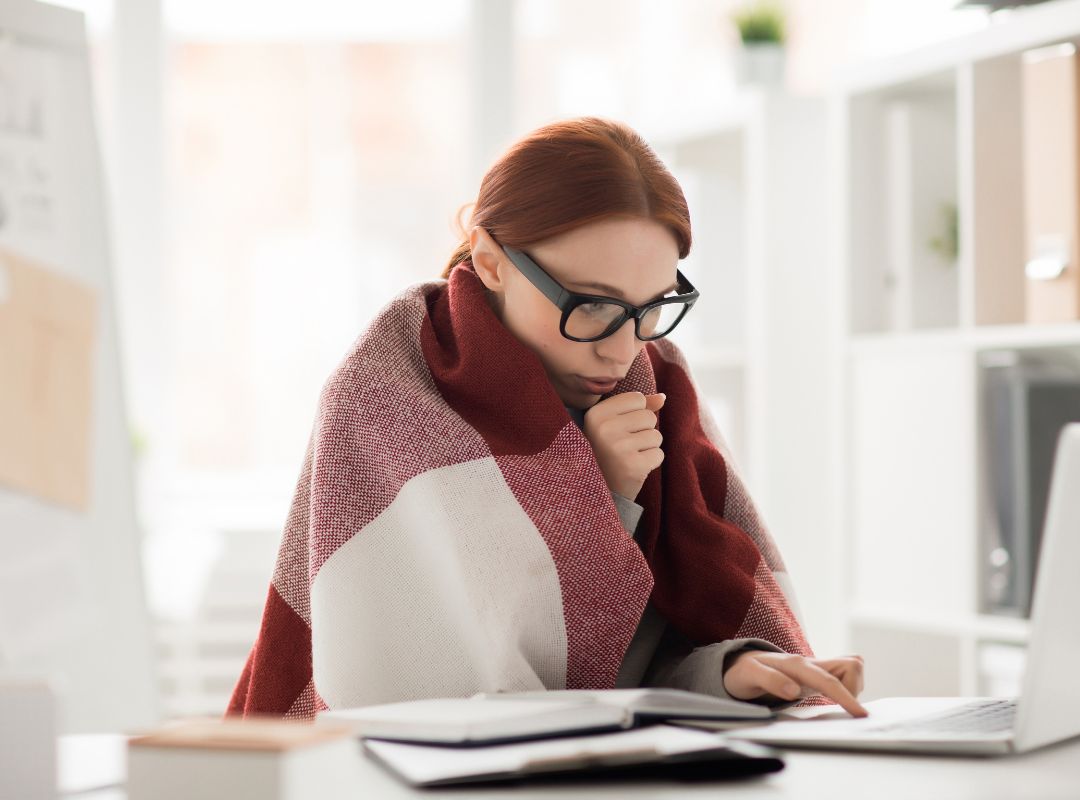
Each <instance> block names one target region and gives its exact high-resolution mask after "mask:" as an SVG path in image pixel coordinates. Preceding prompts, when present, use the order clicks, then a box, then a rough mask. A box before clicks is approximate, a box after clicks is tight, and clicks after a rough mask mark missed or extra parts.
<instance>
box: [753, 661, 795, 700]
mask: <svg viewBox="0 0 1080 800" xmlns="http://www.w3.org/2000/svg"><path fill="white" fill-rule="evenodd" d="M752 680H753V681H754V683H756V684H757V688H758V690H760V691H762V692H768V693H769V694H771V695H773V696H774V697H779V698H781V699H783V700H795V699H796V698H798V696H799V694H800V693H801V692H802V687H801V686H800V685H799V684H798V682H797V681H793V680H792V679H791V678H790V677H788V676H787V675H785V674H784V673H783V672H780V670H777V669H773V668H772V667H770V666H768V665H767V664H763V663H762V662H760V661H754V667H753V676H752Z"/></svg>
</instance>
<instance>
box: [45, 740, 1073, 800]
mask: <svg viewBox="0 0 1080 800" xmlns="http://www.w3.org/2000/svg"><path fill="white" fill-rule="evenodd" d="M64 738H65V739H70V738H78V739H80V740H83V741H84V742H86V743H87V744H90V743H89V741H88V740H89V737H64ZM106 738H109V737H106ZM118 744H122V743H118ZM100 747H101V743H100V742H98V743H97V748H98V750H100ZM784 760H785V762H786V763H787V766H786V767H785V769H783V770H782V771H781V772H778V773H775V774H773V775H769V776H765V777H761V778H752V779H749V780H740V781H735V782H731V783H720V782H713V783H702V784H680V783H677V782H671V781H636V782H633V783H628V782H622V783H604V784H593V783H565V784H559V785H549V786H543V785H539V786H528V785H519V786H509V787H486V788H484V787H477V788H476V789H473V790H470V789H468V788H459V789H444V790H438V789H424V790H419V789H412V788H410V787H408V786H405V785H404V784H402V783H401V782H399V781H398V780H397V779H395V778H394V777H393V776H391V775H389V774H388V773H386V772H384V771H383V770H382V769H381V768H380V767H379V766H378V765H377V764H375V763H373V762H371V761H369V760H367V759H366V758H364V757H363V756H360V757H359V759H358V763H357V779H356V780H357V793H356V796H357V797H360V798H362V797H367V798H379V800H395V798H418V797H424V798H431V797H436V796H447V797H453V798H455V800H469V799H470V798H474V797H475V798H484V800H503V798H506V800H510V798H514V799H515V800H531V799H532V798H554V797H568V796H573V797H575V798H576V797H589V798H597V800H604V799H605V798H611V799H612V800H614V799H615V798H620V800H621V798H634V797H642V798H644V797H648V798H699V797H701V798H704V797H716V796H717V795H723V794H730V795H736V794H737V795H738V797H739V798H755V797H761V798H765V797H768V798H772V799H773V800H776V798H784V797H798V798H828V800H842V798H859V800H863V799H864V798H866V797H874V798H904V800H910V798H915V797H917V798H959V799H960V800H966V799H967V798H970V799H971V800H997V799H998V798H1000V800H1023V799H1024V798H1039V800H1049V799H1050V798H1063V799H1064V798H1068V800H1076V798H1078V797H1080V739H1073V740H1071V741H1069V742H1065V743H1062V744H1059V745H1055V746H1053V747H1048V748H1043V749H1042V750H1037V751H1035V752H1033V753H1027V754H1025V755H1020V756H1005V757H1000V758H974V757H956V756H933V757H927V756H911V755H899V754H898V755H881V754H866V753H838V752H815V751H809V750H802V751H796V750H788V751H786V752H785V754H784ZM65 797H70V798H72V800H126V794H125V792H124V790H123V789H122V788H120V787H114V788H111V789H100V790H96V791H91V792H80V793H78V794H71V795H65Z"/></svg>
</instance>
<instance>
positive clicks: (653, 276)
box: [469, 217, 679, 409]
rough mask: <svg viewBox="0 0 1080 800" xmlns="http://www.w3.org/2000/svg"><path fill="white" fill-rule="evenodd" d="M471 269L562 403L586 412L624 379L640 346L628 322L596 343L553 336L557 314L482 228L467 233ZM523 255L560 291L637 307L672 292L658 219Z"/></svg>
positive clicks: (604, 223) (566, 236)
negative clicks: (540, 364)
mask: <svg viewBox="0 0 1080 800" xmlns="http://www.w3.org/2000/svg"><path fill="white" fill-rule="evenodd" d="M469 240H470V245H471V247H472V260H473V267H474V269H475V270H476V273H477V274H478V275H479V276H480V279H481V280H482V281H483V282H484V285H485V286H487V288H488V289H489V290H491V292H492V293H493V296H492V300H493V303H492V305H493V308H494V310H495V313H496V314H497V315H498V317H499V319H501V320H502V323H503V325H505V326H506V327H507V328H508V329H509V330H510V331H511V332H512V333H513V334H514V335H515V336H517V338H518V339H520V340H521V342H522V343H524V344H525V345H526V346H527V347H528V348H529V349H530V350H532V351H533V352H534V353H536V355H537V356H539V358H540V361H541V362H543V365H544V369H545V370H546V371H547V374H548V379H549V380H550V381H551V385H552V386H553V387H554V388H555V391H556V392H557V393H558V395H559V397H561V398H562V401H563V403H564V404H565V405H568V406H573V407H575V408H581V409H585V408H589V407H590V406H592V405H594V404H595V403H596V402H597V401H598V400H599V399H600V395H601V394H602V393H603V392H607V391H610V388H609V387H597V386H590V385H589V384H588V383H587V381H588V380H590V379H591V380H592V381H595V382H598V383H608V384H612V383H614V382H615V381H618V380H621V379H622V378H623V377H625V376H626V373H627V371H628V370H629V369H630V364H631V363H633V361H634V358H635V357H636V356H637V354H638V351H639V350H641V348H642V347H644V346H645V342H643V341H641V340H639V339H638V338H637V337H636V336H635V335H634V321H633V320H632V319H628V320H627V321H626V322H625V323H624V324H623V326H622V327H621V328H619V330H617V331H616V332H615V333H613V334H611V335H610V336H608V337H607V338H605V339H601V340H600V341H597V342H575V341H571V340H570V339H567V338H565V337H564V336H563V335H562V334H561V333H560V332H559V321H560V319H561V318H562V312H561V311H560V310H559V309H558V307H557V306H556V305H555V304H554V303H552V302H551V301H550V300H549V299H548V298H547V297H545V296H544V295H543V294H541V293H540V290H539V289H537V288H536V287H535V286H533V285H532V283H531V282H530V281H529V280H528V278H526V277H525V276H524V275H522V274H521V273H520V272H519V271H518V269H517V267H516V266H514V264H513V262H511V261H510V259H509V258H508V257H507V256H506V254H505V253H504V252H503V250H502V248H500V247H499V245H498V244H497V243H496V242H495V241H494V239H492V238H491V236H490V235H489V234H488V233H487V231H485V230H484V229H483V228H480V227H474V228H473V229H472V231H471V232H470V235H469ZM527 250H528V253H529V255H530V256H532V257H533V259H534V260H535V261H536V262H537V263H538V264H539V265H540V266H541V267H543V268H544V270H545V271H547V273H548V274H549V275H551V276H552V277H553V278H554V279H555V280H557V281H558V282H559V283H561V284H562V285H563V286H564V287H566V288H567V289H569V290H570V291H574V292H581V293H583V294H598V295H605V296H608V297H617V298H619V299H621V300H625V301H627V302H629V303H633V304H634V305H643V304H645V303H647V302H649V301H650V300H655V299H658V298H660V297H662V296H663V295H665V294H667V293H668V292H670V291H673V290H674V289H675V271H676V268H677V266H678V261H679V248H678V244H677V242H676V239H675V236H674V235H673V234H672V233H671V231H669V230H668V229H667V228H666V227H664V226H663V225H662V224H660V223H659V222H656V221H655V220H652V219H646V218H640V217H620V218H610V219H605V220H601V221H598V222H593V223H589V224H587V225H583V226H581V227H579V228H575V229H574V230H572V231H568V232H566V233H563V234H559V235H558V236H553V237H551V238H549V239H544V240H542V241H540V242H537V243H535V244H532V245H530V246H529V247H528V248H527Z"/></svg>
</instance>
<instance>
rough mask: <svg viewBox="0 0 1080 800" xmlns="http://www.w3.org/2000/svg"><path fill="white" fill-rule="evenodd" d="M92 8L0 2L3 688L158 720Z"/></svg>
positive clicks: (79, 718)
mask: <svg viewBox="0 0 1080 800" xmlns="http://www.w3.org/2000/svg"><path fill="white" fill-rule="evenodd" d="M105 197H106V195H105V191H104V186H103V174H102V167H101V160H100V154H99V148H98V137H97V133H96V129H95V123H94V114H93V101H92V96H91V81H90V73H89V63H88V53H87V46H86V34H85V23H84V20H83V15H82V14H81V13H79V12H76V11H71V10H68V9H63V8H58V7H54V6H50V5H47V4H44V3H38V2H36V1H35V0H5V2H4V3H3V5H0V678H2V677H7V676H14V677H19V678H25V677H28V676H29V677H42V678H46V679H48V680H50V681H52V682H53V683H54V685H55V686H56V687H57V688H58V690H59V692H60V696H59V712H60V718H59V725H60V730H61V731H62V732H66V733H78V732H93V731H107V730H111V731H126V730H134V729H137V728H139V727H142V726H145V725H149V724H153V723H154V722H156V721H157V719H158V716H159V711H158V704H157V688H156V679H155V675H154V668H153V665H154V657H153V647H152V642H151V634H150V625H149V619H148V614H147V611H146V603H145V592H144V588H143V578H142V569H141V559H140V550H139V546H140V539H139V531H138V526H137V524H136V517H135V504H134V492H133V472H132V453H131V446H130V435H129V433H128V426H127V419H126V414H125V408H124V402H123V396H122V392H121V375H120V363H119V350H118V344H117V331H116V315H115V309H114V293H113V290H112V286H111V282H110V280H111V276H110V252H109V236H108V218H107V213H106V208H107V206H106V203H105Z"/></svg>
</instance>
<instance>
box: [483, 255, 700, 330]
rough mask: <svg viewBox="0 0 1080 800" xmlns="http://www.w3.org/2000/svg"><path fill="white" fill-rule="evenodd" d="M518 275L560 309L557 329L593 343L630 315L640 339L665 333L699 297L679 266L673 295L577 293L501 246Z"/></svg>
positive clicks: (672, 327)
mask: <svg viewBox="0 0 1080 800" xmlns="http://www.w3.org/2000/svg"><path fill="white" fill-rule="evenodd" d="M501 247H502V249H503V252H505V253H506V255H507V257H508V258H509V259H510V260H511V261H513V262H514V266H516V267H517V268H518V270H520V272H521V274H522V275H524V276H525V277H526V278H528V279H529V282H530V283H532V285H533V286H535V287H536V288H537V289H539V290H540V292H541V293H542V294H543V295H544V296H545V297H546V298H547V299H548V300H550V301H551V302H552V303H554V304H555V305H556V306H557V307H558V308H559V309H560V310H561V311H562V319H561V320H560V322H559V332H560V333H562V335H563V336H565V337H566V338H567V339H571V340H573V341H575V342H595V341H597V340H599V339H603V338H605V337H607V336H610V335H611V334H613V333H615V331H617V330H619V328H621V327H622V326H623V324H624V323H625V322H626V321H627V320H628V319H630V318H633V320H634V335H635V336H637V338H639V339H641V340H642V341H646V342H648V341H652V340H654V339H660V338H663V337H664V336H667V335H668V334H669V333H671V332H672V331H673V330H675V326H676V325H678V324H679V323H680V322H681V321H682V318H683V317H685V316H686V313H687V312H688V311H689V310H690V309H691V308H693V307H694V303H696V302H697V300H698V298H699V297H700V296H701V295H700V293H699V292H698V290H697V289H695V288H694V287H693V285H692V284H691V283H690V281H688V280H687V279H686V276H685V275H683V274H682V271H681V270H679V269H676V270H675V276H676V291H677V292H678V294H676V295H675V296H673V297H663V298H661V299H659V300H654V301H652V302H651V303H646V304H645V305H643V306H635V305H632V304H630V303H626V302H624V301H622V300H619V299H618V298H615V297H604V296H603V295H596V294H578V293H577V292H571V291H570V290H569V289H567V288H565V287H564V286H563V285H562V284H560V283H559V282H558V281H557V280H555V279H554V278H553V277H551V276H550V275H549V274H548V273H547V272H546V271H545V270H544V268H543V267H541V266H540V265H539V264H537V263H536V261H535V260H533V258H532V257H531V256H529V255H528V253H525V252H524V251H522V250H515V249H514V248H513V247H507V246H505V245H501Z"/></svg>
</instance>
